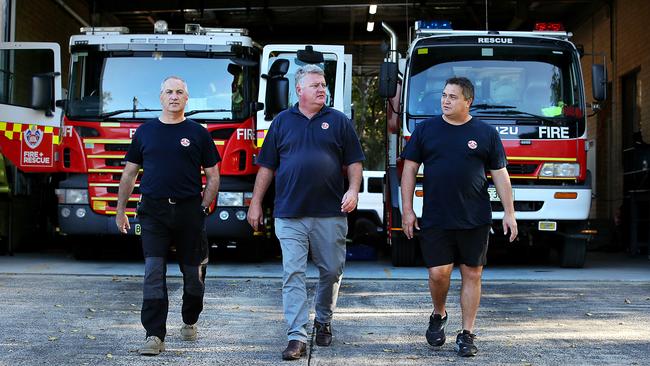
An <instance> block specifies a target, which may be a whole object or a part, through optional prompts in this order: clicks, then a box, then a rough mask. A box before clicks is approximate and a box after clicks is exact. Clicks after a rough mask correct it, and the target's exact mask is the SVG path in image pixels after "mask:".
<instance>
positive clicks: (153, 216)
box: [138, 196, 208, 266]
mask: <svg viewBox="0 0 650 366" xmlns="http://www.w3.org/2000/svg"><path fill="white" fill-rule="evenodd" d="M201 201H202V199H201V197H200V196H198V197H196V198H191V199H185V200H181V201H177V202H176V203H175V204H172V203H170V202H169V201H168V200H167V199H150V198H147V197H143V198H142V200H141V202H140V204H139V205H138V221H139V222H140V225H141V226H142V233H141V239H142V252H143V255H144V257H145V258H146V257H167V252H168V251H169V247H170V246H171V245H174V246H175V247H176V257H177V259H178V261H179V262H180V263H182V264H187V265H193V266H197V265H199V264H201V263H203V262H204V261H205V260H206V259H207V258H208V237H207V234H206V231H205V219H206V216H205V214H204V213H203V210H202V208H201Z"/></svg>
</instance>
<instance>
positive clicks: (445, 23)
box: [415, 20, 452, 31]
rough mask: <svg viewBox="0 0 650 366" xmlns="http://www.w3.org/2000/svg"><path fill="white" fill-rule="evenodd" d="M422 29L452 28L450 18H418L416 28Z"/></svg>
mask: <svg viewBox="0 0 650 366" xmlns="http://www.w3.org/2000/svg"><path fill="white" fill-rule="evenodd" d="M421 29H452V28H451V21H449V20H426V21H425V20H418V21H417V22H415V30H416V31H417V30H421Z"/></svg>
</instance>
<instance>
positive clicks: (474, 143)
mask: <svg viewBox="0 0 650 366" xmlns="http://www.w3.org/2000/svg"><path fill="white" fill-rule="evenodd" d="M467 146H468V147H469V148H470V149H472V150H474V149H476V147H477V146H478V144H477V143H476V141H474V140H469V141H467Z"/></svg>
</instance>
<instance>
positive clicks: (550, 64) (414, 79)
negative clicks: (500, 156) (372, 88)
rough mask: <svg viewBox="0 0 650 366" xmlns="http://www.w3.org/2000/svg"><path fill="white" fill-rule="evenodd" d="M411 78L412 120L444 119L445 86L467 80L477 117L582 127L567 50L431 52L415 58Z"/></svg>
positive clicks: (574, 65) (575, 73)
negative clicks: (456, 79)
mask: <svg viewBox="0 0 650 366" xmlns="http://www.w3.org/2000/svg"><path fill="white" fill-rule="evenodd" d="M409 73H410V74H409V79H408V87H407V88H408V92H407V101H406V103H407V114H408V117H409V119H418V118H425V117H429V116H434V115H440V114H441V113H442V111H441V108H440V98H441V93H442V90H443V89H444V86H445V80H447V79H448V78H450V77H453V76H463V77H467V78H468V79H470V80H471V81H472V83H473V84H474V88H475V91H474V94H475V95H474V102H473V104H472V110H471V114H472V115H473V116H481V117H488V116H489V117H499V118H500V119H502V120H503V119H513V118H514V119H518V118H519V119H521V118H525V119H528V121H527V122H526V123H527V124H531V123H539V124H543V123H549V122H554V123H555V124H563V123H571V124H575V123H576V120H582V123H584V118H583V116H584V112H583V107H582V106H583V105H584V103H583V95H582V93H583V92H582V90H583V89H582V84H581V81H580V80H581V79H580V69H579V64H578V61H577V59H576V58H575V57H574V55H573V53H572V52H571V50H569V49H561V48H540V47H511V46H510V47H508V46H501V47H489V46H487V47H486V46H484V47H481V46H469V47H468V46H462V47H461V46H452V47H450V46H445V47H444V49H443V48H441V47H439V46H434V47H427V48H421V49H417V50H416V52H414V55H413V58H412V63H411V68H410V71H409ZM536 116H538V117H539V118H536ZM411 125H414V123H409V127H411ZM409 129H410V128H409Z"/></svg>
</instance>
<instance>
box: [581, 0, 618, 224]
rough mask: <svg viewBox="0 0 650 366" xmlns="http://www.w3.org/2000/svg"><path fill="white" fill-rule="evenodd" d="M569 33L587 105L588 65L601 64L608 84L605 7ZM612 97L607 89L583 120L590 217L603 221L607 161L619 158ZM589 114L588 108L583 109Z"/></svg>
mask: <svg viewBox="0 0 650 366" xmlns="http://www.w3.org/2000/svg"><path fill="white" fill-rule="evenodd" d="M570 31H572V32H573V35H574V36H573V38H572V41H573V42H575V43H576V44H578V45H582V46H583V47H584V50H585V56H583V57H582V60H581V63H582V73H583V76H584V83H585V98H586V101H587V103H591V102H594V99H593V96H592V83H591V65H592V64H603V63H605V65H606V67H607V72H608V81H610V82H611V80H612V53H611V15H610V11H609V9H608V8H607V7H603V8H601V9H600V10H599V11H597V12H596V13H595V14H594V15H593V16H592V17H591V18H589V19H588V20H587V21H585V22H584V23H583V24H581V25H580V26H579V27H577V28H576V29H571V30H570ZM612 101H613V100H612V96H611V93H610V90H608V96H607V100H606V101H604V102H601V103H600V105H601V108H602V109H601V111H600V112H599V113H598V114H597V115H595V116H592V117H589V118H588V119H587V131H588V132H587V138H588V139H589V140H593V141H595V142H596V144H595V150H594V151H592V152H591V154H589V155H588V157H589V158H591V159H593V158H595V160H596V161H595V164H594V165H595V168H596V169H595V172H594V171H592V180H593V183H594V188H595V189H594V192H595V199H594V200H593V201H592V206H591V215H590V216H591V218H598V219H607V218H608V217H610V212H611V208H610V207H609V206H610V202H611V196H610V192H609V186H610V185H611V184H612V183H613V179H611V178H612V177H611V174H610V170H611V169H612V167H611V166H610V164H609V162H611V161H613V160H616V159H620V152H619V150H620V149H619V150H616V149H614V148H612V141H611V138H612V136H611V132H612V128H611V127H612V114H611V111H612V107H613V103H612ZM587 113H588V114H591V113H592V110H591V108H587Z"/></svg>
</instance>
